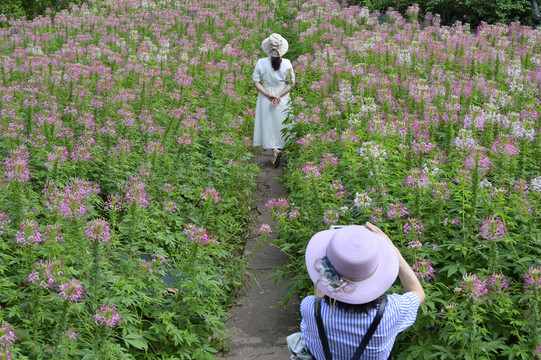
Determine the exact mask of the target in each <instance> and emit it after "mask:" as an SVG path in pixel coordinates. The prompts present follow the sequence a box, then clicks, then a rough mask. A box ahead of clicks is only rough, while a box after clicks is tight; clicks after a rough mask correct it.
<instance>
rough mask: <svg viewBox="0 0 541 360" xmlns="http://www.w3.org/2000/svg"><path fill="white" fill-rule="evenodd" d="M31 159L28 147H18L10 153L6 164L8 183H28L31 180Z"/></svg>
mask: <svg viewBox="0 0 541 360" xmlns="http://www.w3.org/2000/svg"><path fill="white" fill-rule="evenodd" d="M29 157H30V155H29V154H28V150H27V148H26V146H18V147H17V148H15V149H13V150H10V151H9V155H8V157H7V158H6V160H5V162H4V164H5V165H6V170H5V175H6V180H7V181H15V182H27V181H28V180H29V179H30V169H29V168H28V159H29Z"/></svg>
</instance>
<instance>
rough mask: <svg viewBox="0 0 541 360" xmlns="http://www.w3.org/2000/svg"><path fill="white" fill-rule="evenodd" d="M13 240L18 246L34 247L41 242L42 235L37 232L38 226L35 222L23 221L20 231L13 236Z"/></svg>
mask: <svg viewBox="0 0 541 360" xmlns="http://www.w3.org/2000/svg"><path fill="white" fill-rule="evenodd" d="M15 240H16V241H17V243H18V244H23V245H34V244H40V243H42V242H43V240H44V239H43V234H42V233H41V232H40V231H39V226H38V223H37V221H35V220H28V219H26V220H23V222H22V223H21V226H20V230H19V231H18V232H17V233H16V234H15Z"/></svg>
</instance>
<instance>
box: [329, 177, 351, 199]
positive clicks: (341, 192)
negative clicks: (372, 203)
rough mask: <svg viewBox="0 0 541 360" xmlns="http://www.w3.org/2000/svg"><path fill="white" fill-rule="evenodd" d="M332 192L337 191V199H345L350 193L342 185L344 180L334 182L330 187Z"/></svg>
mask: <svg viewBox="0 0 541 360" xmlns="http://www.w3.org/2000/svg"><path fill="white" fill-rule="evenodd" d="M329 189H330V190H332V191H335V192H336V193H335V196H336V198H337V199H344V198H346V197H347V196H348V191H347V190H346V188H344V186H343V185H342V180H341V179H338V180H333V182H332V184H331V185H330V187H329Z"/></svg>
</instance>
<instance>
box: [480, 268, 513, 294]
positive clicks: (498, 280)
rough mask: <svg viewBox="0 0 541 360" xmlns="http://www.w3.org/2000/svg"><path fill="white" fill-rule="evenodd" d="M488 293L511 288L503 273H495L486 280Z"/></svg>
mask: <svg viewBox="0 0 541 360" xmlns="http://www.w3.org/2000/svg"><path fill="white" fill-rule="evenodd" d="M485 283H486V286H487V289H488V291H490V292H493V291H498V292H499V291H502V290H503V289H507V288H508V287H509V282H508V281H507V278H506V277H505V276H504V275H503V274H502V273H493V274H492V275H490V276H489V277H488V278H487V279H486V280H485Z"/></svg>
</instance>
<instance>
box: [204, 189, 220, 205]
mask: <svg viewBox="0 0 541 360" xmlns="http://www.w3.org/2000/svg"><path fill="white" fill-rule="evenodd" d="M201 198H202V199H203V200H205V201H207V200H212V201H214V203H215V204H217V203H218V202H220V200H221V199H220V197H219V196H218V192H217V191H216V189H214V188H210V187H208V188H206V189H205V191H203V193H202V194H201Z"/></svg>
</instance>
